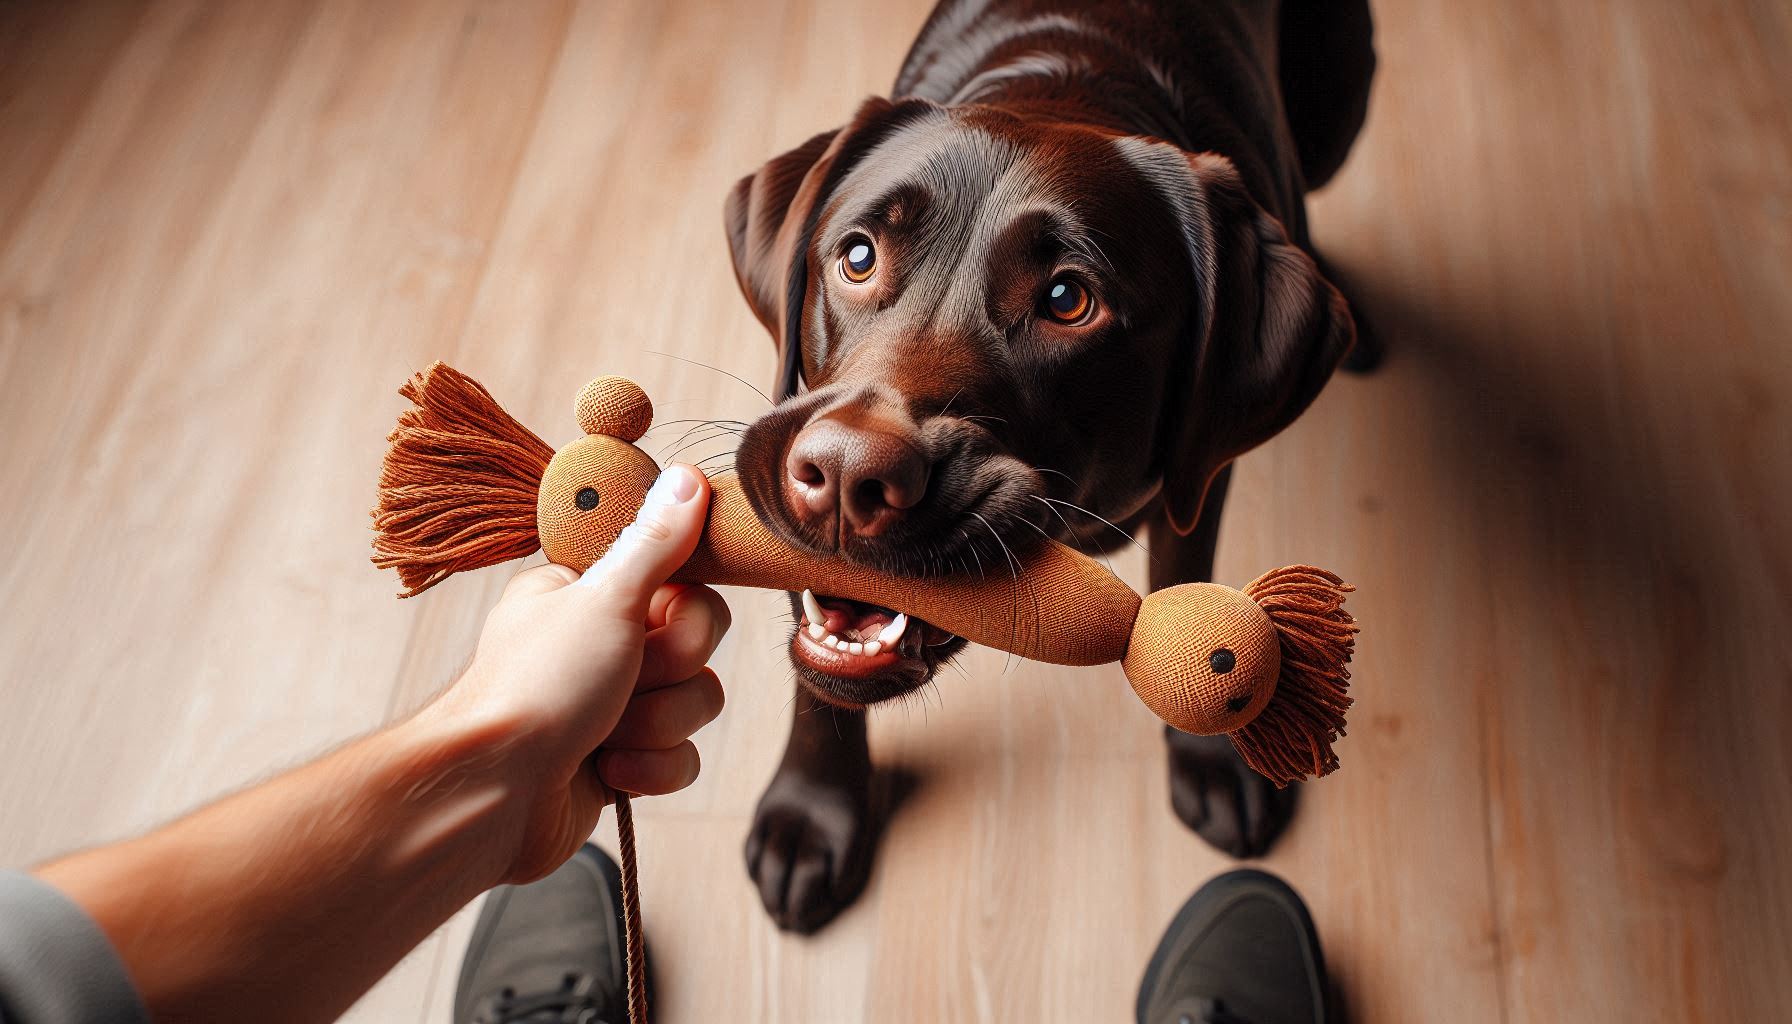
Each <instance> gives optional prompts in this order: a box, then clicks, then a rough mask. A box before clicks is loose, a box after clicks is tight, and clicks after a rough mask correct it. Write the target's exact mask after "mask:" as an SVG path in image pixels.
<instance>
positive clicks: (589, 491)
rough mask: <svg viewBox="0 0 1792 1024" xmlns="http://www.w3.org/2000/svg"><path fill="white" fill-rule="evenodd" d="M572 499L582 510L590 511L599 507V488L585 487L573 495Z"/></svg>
mask: <svg viewBox="0 0 1792 1024" xmlns="http://www.w3.org/2000/svg"><path fill="white" fill-rule="evenodd" d="M572 500H573V503H574V504H575V505H578V506H579V508H580V509H581V510H582V511H585V512H589V511H591V510H592V509H594V508H596V507H597V500H598V499H597V488H595V487H586V488H583V489H581V490H580V491H579V493H577V494H575V495H573V497H572Z"/></svg>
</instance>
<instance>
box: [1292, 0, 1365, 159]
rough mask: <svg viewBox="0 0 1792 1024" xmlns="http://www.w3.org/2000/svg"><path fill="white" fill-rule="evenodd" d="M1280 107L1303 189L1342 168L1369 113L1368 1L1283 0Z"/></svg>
mask: <svg viewBox="0 0 1792 1024" xmlns="http://www.w3.org/2000/svg"><path fill="white" fill-rule="evenodd" d="M1278 31H1279V33H1280V37H1279V38H1280V41H1279V43H1278V45H1277V65H1278V68H1279V74H1280V77H1281V86H1282V109H1283V111H1284V113H1285V114H1286V115H1287V117H1288V127H1289V129H1290V130H1291V131H1292V132H1293V134H1294V144H1295V146H1296V148H1297V149H1298V150H1299V153H1300V171H1301V176H1302V177H1304V178H1305V179H1306V186H1307V190H1308V191H1312V190H1314V189H1317V188H1319V187H1320V186H1322V185H1324V184H1325V183H1326V182H1328V181H1330V180H1331V179H1332V175H1334V174H1336V173H1338V168H1340V167H1342V166H1344V158H1345V157H1347V156H1349V155H1350V146H1351V143H1353V142H1355V141H1356V136H1357V133H1358V132H1360V131H1361V130H1362V127H1363V119H1364V118H1365V117H1367V116H1368V113H1369V82H1370V80H1371V79H1372V78H1374V76H1375V24H1374V20H1373V19H1372V18H1371V17H1370V15H1369V3H1368V0H1282V9H1281V15H1280V22H1279V25H1278Z"/></svg>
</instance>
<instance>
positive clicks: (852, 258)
mask: <svg viewBox="0 0 1792 1024" xmlns="http://www.w3.org/2000/svg"><path fill="white" fill-rule="evenodd" d="M876 270H877V250H876V249H873V248H872V247H871V240H870V239H868V238H855V239H853V240H852V241H851V242H850V243H849V244H848V245H847V246H846V255H844V256H842V257H840V273H841V274H842V275H843V276H844V277H845V278H846V279H847V280H848V281H851V282H852V283H853V284H864V283H865V282H866V281H869V280H871V275H872V273H873V272H874V271H876Z"/></svg>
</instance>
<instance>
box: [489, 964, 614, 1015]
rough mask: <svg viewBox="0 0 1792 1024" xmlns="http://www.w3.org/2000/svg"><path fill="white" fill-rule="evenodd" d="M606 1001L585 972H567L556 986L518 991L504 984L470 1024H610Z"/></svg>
mask: <svg viewBox="0 0 1792 1024" xmlns="http://www.w3.org/2000/svg"><path fill="white" fill-rule="evenodd" d="M605 1006H606V1001H605V1000H604V999H603V998H602V993H601V992H599V991H598V988H597V983H596V982H595V980H593V979H592V977H591V976H590V975H588V974H568V975H567V976H566V977H565V978H563V979H561V982H560V987H559V988H557V989H553V990H550V991H547V992H531V993H522V994H519V993H518V992H517V991H516V989H513V988H506V989H502V990H500V991H499V992H498V993H497V994H496V995H494V996H492V997H491V1001H490V1002H489V1003H488V1004H487V1005H486V1006H484V1007H483V1008H482V1009H481V1012H480V1013H479V1014H478V1015H476V1016H475V1017H474V1018H473V1020H474V1024H612V1022H611V1021H610V1019H609V1018H608V1017H606V1016H604V1015H603V1011H604V1009H605Z"/></svg>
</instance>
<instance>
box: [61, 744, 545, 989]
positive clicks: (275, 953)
mask: <svg viewBox="0 0 1792 1024" xmlns="http://www.w3.org/2000/svg"><path fill="white" fill-rule="evenodd" d="M515 736H516V732H515V731H514V730H513V729H511V728H510V727H509V726H508V725H507V724H506V723H502V722H483V723H479V724H467V723H456V722H453V721H450V720H448V718H447V717H446V716H443V715H439V714H434V713H431V712H425V713H424V714H423V715H420V716H418V717H417V718H415V719H413V720H411V721H408V722H405V723H402V724H400V725H398V726H395V727H393V728H390V729H387V730H385V731H382V732H380V733H377V734H375V735H373V736H370V737H367V738H365V739H362V740H360V741H357V742H355V743H353V744H351V745H349V746H347V747H344V748H343V749H341V750H339V751H336V752H335V753H333V754H331V755H329V756H327V757H325V758H323V759H322V760H319V761H317V762H314V763H312V764H310V765H307V766H305V767H303V768H300V769H298V770H296V771H293V772H290V773H288V774H286V775H283V776H281V777H279V778H276V779H274V780H272V781H270V782H268V783H266V784H264V785H261V786H257V787H255V788H253V789H251V790H248V791H245V792H243V793H239V794H237V795H235V796H232V797H228V798H226V799H224V800H222V801H219V802H218V803H216V804H213V805H211V806H209V807H207V808H205V809H203V810H201V811H198V812H196V813H194V814H192V815H190V816H188V817H186V818H183V819H181V820H180V821H177V822H175V823H174V824H171V825H169V826H167V827H165V828H163V829H160V830H158V831H156V832H154V833H151V834H150V835H148V836H145V837H143V838H141V839H136V840H133V841H130V842H126V843H122V844H119V845H116V846H111V847H104V848H100V849H96V850H91V851H87V852H84V853H80V854H75V855H73V856H71V857H67V858H65V859H63V860H60V861H56V862H54V863H51V864H48V865H45V866H44V867H43V868H41V869H39V870H38V871H37V872H36V874H37V875H38V876H39V877H40V878H42V879H44V880H45V881H47V882H49V883H50V884H52V885H54V886H56V887H57V888H59V889H61V890H62V891H63V892H64V893H66V894H67V895H68V896H69V897H70V898H71V899H73V900H74V901H75V902H76V903H77V904H79V905H80V906H81V907H82V908H83V909H85V910H86V911H87V912H88V914H90V915H91V916H92V917H93V918H94V920H95V921H96V922H98V924H99V926H100V928H101V929H102V930H103V931H104V932H105V933H106V935H107V937H108V938H109V939H110V940H111V941H112V943H113V944H114V946H115V947H116V948H117V949H118V952H119V955H120V957H121V958H122V959H123V961H124V963H125V965H126V967H127V968H128V969H129V971H130V973H131V975H132V978H133V980H134V981H135V982H136V984H137V986H138V988H139V991H141V993H142V994H143V997H144V1000H145V1002H146V1003H147V1004H148V1006H149V1008H150V1010H151V1012H152V1013H153V1014H154V1015H155V1016H156V1017H157V1018H158V1019H167V1020H214V1019H217V1020H223V1019H257V1020H328V1019H332V1018H334V1017H335V1016H337V1015H338V1014H340V1013H341V1012H342V1011H343V1010H344V1009H346V1008H347V1007H348V1005H349V1004H350V1003H352V1002H353V1001H354V1000H355V999H356V998H357V997H358V996H359V995H360V994H361V993H362V992H364V991H365V990H366V989H367V988H369V987H371V986H372V984H373V983H374V982H375V981H376V980H378V978H379V977H380V976H381V975H383V974H384V973H385V972H386V971H387V970H389V969H390V968H391V967H392V965H393V964H395V963H397V962H398V960H399V959H400V958H401V957H402V956H404V954H405V953H406V952H408V951H409V950H410V949H411V948H412V947H414V946H415V945H416V944H417V943H418V942H420V941H421V940H422V939H423V938H424V937H425V936H427V935H428V934H429V933H430V931H432V930H433V929H435V928H436V927H437V926H439V925H440V924H441V923H442V922H443V921H445V920H447V918H448V917H449V916H450V915H451V914H453V913H454V912H455V911H456V910H457V909H459V908H460V907H461V906H463V905H465V904H466V903H467V902H468V901H469V900H471V899H472V898H473V897H475V896H477V895H478V894H479V893H480V892H482V891H484V890H485V889H487V888H489V887H491V886H493V885H495V884H497V883H498V882H500V881H502V880H503V875H504V873H505V871H506V870H507V869H508V867H509V866H510V865H511V863H512V859H513V857H514V856H515V847H516V842H517V837H518V836H520V834H521V832H522V830H523V820H524V816H525V814H526V808H525V807H524V806H523V803H524V801H525V800H526V799H527V798H526V797H524V796H521V795H520V794H522V793H527V792H532V791H533V790H535V789H536V788H538V787H536V786H534V785H530V783H533V782H535V781H536V780H530V779H526V778H518V777H517V775H518V772H517V767H516V766H517V765H518V764H519V763H520V759H517V758H513V757H509V756H507V754H508V753H509V748H510V747H511V746H512V744H513V743H514V738H515Z"/></svg>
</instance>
